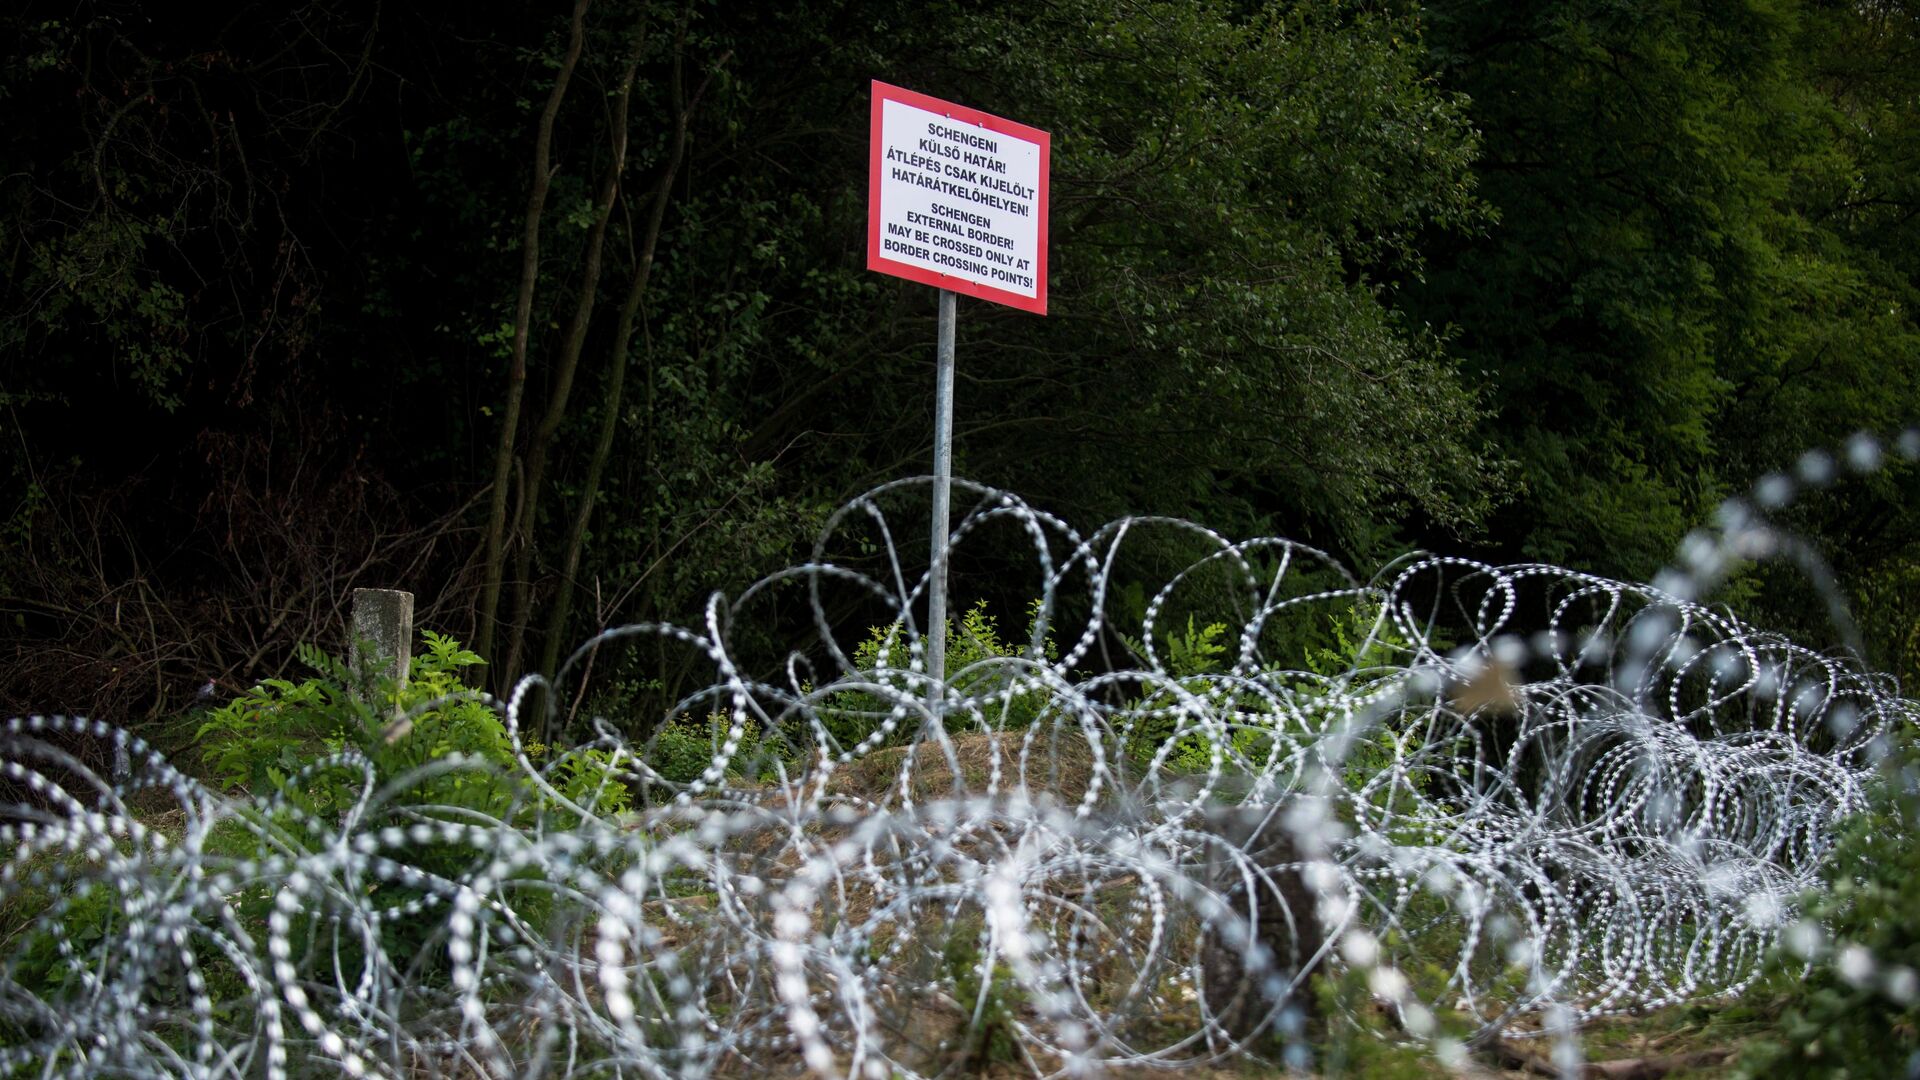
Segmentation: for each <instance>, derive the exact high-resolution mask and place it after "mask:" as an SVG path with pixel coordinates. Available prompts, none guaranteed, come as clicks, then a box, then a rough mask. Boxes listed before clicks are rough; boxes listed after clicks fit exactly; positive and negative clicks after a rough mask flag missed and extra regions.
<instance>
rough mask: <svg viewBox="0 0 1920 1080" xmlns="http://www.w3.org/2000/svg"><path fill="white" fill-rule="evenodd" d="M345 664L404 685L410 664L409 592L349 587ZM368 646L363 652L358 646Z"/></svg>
mask: <svg viewBox="0 0 1920 1080" xmlns="http://www.w3.org/2000/svg"><path fill="white" fill-rule="evenodd" d="M348 633H349V638H350V641H349V645H348V651H347V657H348V660H347V662H348V665H349V666H351V667H352V668H353V670H354V671H356V672H358V671H361V670H362V669H363V667H367V668H371V669H372V671H373V673H374V674H375V675H386V676H388V677H389V678H391V679H393V681H394V685H395V686H396V687H397V688H399V689H402V690H404V689H406V686H407V672H408V669H409V668H411V667H412V664H413V594H412V593H410V592H404V591H402V590H400V589H355V590H353V625H352V626H351V627H350V628H349V631H348ZM363 649H364V650H370V652H363V651H362V650H363Z"/></svg>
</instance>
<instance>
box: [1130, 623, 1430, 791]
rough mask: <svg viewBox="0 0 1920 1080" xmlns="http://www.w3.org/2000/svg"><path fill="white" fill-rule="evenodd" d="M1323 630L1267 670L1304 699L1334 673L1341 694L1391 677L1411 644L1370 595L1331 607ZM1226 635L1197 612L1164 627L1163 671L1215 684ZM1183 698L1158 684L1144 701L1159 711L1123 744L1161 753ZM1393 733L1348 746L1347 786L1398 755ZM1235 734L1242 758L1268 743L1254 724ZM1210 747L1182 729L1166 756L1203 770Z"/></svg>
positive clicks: (1195, 688)
mask: <svg viewBox="0 0 1920 1080" xmlns="http://www.w3.org/2000/svg"><path fill="white" fill-rule="evenodd" d="M1318 629H1319V631H1320V634H1318V635H1315V636H1312V637H1309V638H1308V639H1306V640H1304V641H1301V642H1299V643H1298V645H1299V647H1300V649H1301V654H1300V658H1299V662H1298V665H1297V666H1293V665H1287V664H1278V665H1272V666H1270V667H1269V669H1268V672H1267V674H1268V675H1270V676H1276V677H1277V680H1278V682H1279V683H1280V684H1281V685H1283V686H1284V687H1286V688H1287V690H1288V691H1290V692H1291V693H1293V694H1294V695H1295V696H1296V697H1297V698H1299V699H1300V700H1302V701H1306V700H1310V699H1312V698H1314V697H1318V696H1320V695H1322V694H1325V693H1328V692H1329V691H1330V690H1331V689H1336V688H1334V687H1331V686H1330V685H1329V683H1328V680H1333V679H1340V680H1343V683H1342V685H1340V686H1339V687H1337V689H1338V692H1340V693H1344V694H1356V695H1357V694H1365V693H1366V691H1367V688H1368V685H1369V683H1370V681H1371V680H1374V679H1377V678H1382V677H1386V676H1388V675H1390V674H1391V673H1392V672H1393V671H1395V670H1397V669H1395V668H1394V667H1393V666H1392V665H1394V664H1395V663H1396V662H1398V661H1399V660H1400V659H1401V658H1402V656H1403V654H1404V652H1405V650H1406V648H1407V642H1406V641H1404V640H1403V639H1401V638H1400V637H1399V635H1398V634H1396V633H1395V632H1394V630H1393V627H1392V624H1391V623H1388V622H1387V621H1385V620H1384V619H1382V618H1381V610H1380V608H1379V606H1378V605H1377V604H1371V603H1368V602H1365V601H1355V602H1353V603H1351V604H1349V605H1346V606H1344V607H1342V608H1340V609H1338V610H1336V611H1333V612H1331V613H1330V614H1329V615H1328V616H1327V617H1326V618H1325V620H1324V621H1323V622H1322V623H1321V625H1320V626H1319V628H1318ZM1226 634H1227V624H1226V623H1223V622H1212V623H1208V624H1206V625H1205V626H1200V625H1198V624H1197V621H1196V619H1195V617H1194V616H1193V615H1192V614H1189V615H1188V616H1187V623H1186V627H1185V629H1184V630H1181V631H1180V632H1178V633H1176V632H1174V631H1172V630H1169V631H1167V632H1166V633H1165V635H1164V638H1163V644H1162V647H1161V648H1160V650H1159V651H1158V656H1159V657H1160V661H1161V664H1162V666H1163V668H1164V670H1165V671H1166V673H1167V674H1168V675H1170V676H1172V677H1173V679H1174V680H1175V681H1176V682H1177V683H1178V685H1179V687H1180V690H1181V692H1182V693H1185V694H1193V695H1204V694H1207V693H1208V692H1209V691H1210V690H1211V689H1213V688H1214V686H1215V680H1214V679H1213V678H1211V677H1212V676H1215V675H1218V674H1220V673H1221V672H1223V671H1224V670H1225V667H1226V661H1227V659H1228V656H1229V643H1228V641H1227V640H1224V639H1225V638H1226ZM1122 640H1123V641H1124V642H1125V643H1126V645H1127V647H1128V648H1129V649H1130V650H1132V652H1133V653H1134V654H1135V655H1136V656H1139V657H1141V658H1142V659H1144V658H1145V656H1146V647H1145V643H1144V642H1141V641H1139V640H1138V639H1134V638H1127V637H1125V636H1124V635H1122ZM1302 676H1305V677H1302ZM1178 702H1179V695H1178V694H1176V693H1174V692H1173V691H1172V690H1170V689H1158V690H1156V691H1154V692H1153V693H1151V694H1150V695H1149V696H1148V698H1147V701H1146V703H1145V705H1146V707H1148V708H1157V709H1160V710H1162V711H1161V712H1160V713H1159V714H1157V715H1152V716H1151V718H1150V719H1149V720H1147V721H1146V722H1144V723H1141V724H1140V725H1139V726H1138V727H1137V728H1135V729H1133V730H1130V731H1128V732H1125V733H1123V735H1122V744H1123V746H1124V747H1125V748H1126V749H1128V750H1130V751H1132V752H1133V753H1134V754H1136V755H1138V756H1141V757H1143V758H1150V757H1152V756H1154V755H1155V754H1157V753H1159V752H1160V751H1161V749H1162V747H1163V746H1164V744H1165V743H1166V741H1167V740H1168V739H1169V738H1172V737H1173V735H1174V732H1175V731H1176V730H1177V729H1178V728H1179V727H1180V726H1181V725H1180V722H1179V720H1180V718H1179V714H1178ZM1239 705H1240V708H1241V709H1242V710H1243V711H1251V712H1254V713H1256V714H1257V713H1259V712H1260V711H1262V709H1263V703H1262V702H1260V701H1257V700H1247V699H1245V698H1243V699H1242V700H1241V701H1240V703H1239ZM1395 738H1396V735H1395V733H1394V732H1392V731H1391V730H1388V729H1385V728H1382V729H1381V730H1379V731H1376V732H1375V733H1373V735H1372V737H1371V738H1370V739H1368V740H1367V741H1364V742H1362V743H1360V744H1359V745H1358V746H1356V747H1355V748H1354V749H1353V750H1351V751H1350V752H1349V754H1348V757H1347V770H1348V783H1349V786H1351V787H1354V788H1356V789H1357V788H1358V787H1359V786H1360V781H1361V780H1362V779H1363V778H1364V777H1365V776H1366V775H1369V774H1371V773H1373V772H1376V771H1378V770H1379V768H1380V767H1381V766H1382V765H1383V764H1384V763H1385V762H1387V761H1391V760H1393V759H1394V757H1395V754H1394V743H1393V740H1394V739H1395ZM1230 739H1231V741H1232V747H1231V750H1232V752H1233V753H1236V754H1239V755H1241V756H1243V757H1254V756H1257V755H1259V754H1261V753H1263V752H1264V751H1265V749H1266V746H1267V744H1268V740H1267V739H1265V738H1264V737H1263V736H1262V734H1261V732H1260V730H1259V728H1258V725H1257V723H1255V724H1251V725H1249V726H1245V727H1239V728H1236V729H1234V730H1233V731H1232V732H1231V733H1230ZM1213 749H1214V746H1213V739H1212V737H1211V736H1210V735H1209V734H1208V733H1207V732H1205V731H1194V732H1190V733H1188V734H1185V735H1181V736H1179V740H1178V744H1177V745H1176V746H1175V747H1174V748H1173V750H1172V751H1170V752H1169V754H1168V756H1167V758H1166V761H1167V763H1168V764H1169V765H1170V766H1171V767H1173V768H1175V769H1179V770H1185V771H1199V770H1204V769H1206V768H1207V767H1208V763H1209V762H1210V761H1211V759H1212V756H1213Z"/></svg>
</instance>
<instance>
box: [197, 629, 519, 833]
mask: <svg viewBox="0 0 1920 1080" xmlns="http://www.w3.org/2000/svg"><path fill="white" fill-rule="evenodd" d="M421 642H422V644H423V645H425V647H426V648H425V651H424V652H422V653H421V654H420V655H419V656H417V657H415V658H414V660H413V664H412V670H411V674H410V677H409V679H408V681H407V685H406V687H405V688H404V689H400V690H398V693H396V689H397V688H396V687H395V685H394V682H393V680H392V679H391V678H389V677H387V676H384V675H380V676H374V675H372V671H373V668H372V667H371V666H369V667H368V669H367V670H366V671H354V670H351V669H349V668H348V667H347V666H346V665H344V664H342V663H340V662H339V661H338V660H336V659H334V658H332V657H329V656H327V655H326V654H325V653H322V652H320V651H319V650H318V649H314V648H312V647H306V648H303V649H302V650H301V659H302V660H304V661H305V662H306V663H307V665H308V666H309V667H310V668H312V669H313V670H314V672H315V674H314V675H313V676H311V677H309V678H307V679H304V680H302V681H300V682H297V683H296V682H293V681H291V680H288V679H267V680H265V681H263V682H261V683H260V684H259V685H257V686H255V687H254V688H253V689H251V690H248V691H247V692H246V693H244V694H241V695H240V696H239V697H237V698H235V699H234V700H233V701H231V702H229V703H228V704H227V705H226V706H225V707H223V708H221V709H219V710H217V711H215V712H214V713H213V714H212V715H210V716H209V717H208V718H207V720H206V722H205V723H204V724H203V725H201V728H200V731H199V733H198V737H199V739H200V740H201V742H202V743H203V745H204V747H205V750H204V754H205V760H206V762H207V764H208V766H209V767H210V768H211V769H212V770H213V771H214V773H215V775H216V776H217V777H218V779H219V780H220V783H221V784H222V785H223V786H225V787H228V788H238V787H245V788H248V789H249V790H252V791H254V792H256V793H265V792H268V791H278V792H282V793H284V794H286V795H287V796H288V797H289V798H291V799H293V800H294V801H295V802H296V803H298V804H300V805H302V806H304V807H306V808H308V809H311V810H314V811H317V812H321V813H326V814H339V813H342V812H344V811H345V810H347V809H348V808H349V807H351V806H352V805H353V803H354V802H355V800H357V799H358V798H359V791H360V786H361V781H360V777H359V776H358V775H357V770H354V769H343V768H325V767H323V768H319V769H317V770H316V769H315V768H314V766H315V762H316V761H318V760H321V759H324V758H325V757H327V756H330V755H335V754H340V753H342V752H345V751H349V750H351V751H354V752H357V753H359V754H361V755H364V756H365V758H366V759H367V760H368V761H370V762H371V763H372V764H373V767H374V775H375V782H376V783H379V784H384V783H386V782H387V781H390V780H393V779H395V778H397V777H400V776H402V775H405V774H407V773H409V772H411V771H412V770H415V769H418V768H419V767H421V766H423V765H426V764H427V763H429V762H432V761H437V760H440V759H445V758H448V757H450V756H452V755H456V754H457V755H460V756H462V757H464V758H466V759H468V760H470V761H471V762H472V763H473V764H474V766H476V767H475V768H465V769H457V770H454V771H452V772H449V773H443V774H441V775H438V776H435V777H432V778H431V779H428V780H425V781H423V782H421V783H420V784H419V785H418V786H417V787H416V788H415V789H414V790H413V791H412V792H411V796H412V798H413V799H415V800H418V801H421V802H427V803H447V804H450V805H461V806H472V807H475V808H481V809H487V810H490V811H495V812H498V811H499V810H502V809H504V808H505V805H506V803H507V802H508V801H509V800H510V798H511V795H512V785H511V783H510V782H509V781H508V780H506V779H505V774H507V773H509V772H510V771H511V770H512V769H513V768H514V767H515V759H514V756H513V749H512V745H511V743H510V742H509V740H508V737H507V731H506V726H505V725H504V724H502V723H501V721H500V717H499V716H498V715H497V714H496V713H495V712H494V711H493V709H492V708H490V707H488V705H487V704H486V703H485V702H484V701H483V700H482V699H481V698H480V697H479V695H478V694H477V693H476V692H475V691H473V690H472V689H470V688H468V687H467V686H465V685H463V684H462V682H461V681H460V674H461V672H462V670H463V669H466V668H471V667H478V666H480V665H481V664H483V663H484V661H482V660H481V659H480V657H479V656H477V655H475V654H474V653H473V652H471V651H469V650H467V649H465V648H462V647H461V646H460V644H459V642H456V641H454V640H453V639H452V638H450V637H447V636H445V635H442V634H436V633H434V632H433V631H431V630H427V631H423V632H422V633H421ZM397 717H404V719H396V718H397ZM296 777H298V782H297V783H296V782H294V781H295V778H296Z"/></svg>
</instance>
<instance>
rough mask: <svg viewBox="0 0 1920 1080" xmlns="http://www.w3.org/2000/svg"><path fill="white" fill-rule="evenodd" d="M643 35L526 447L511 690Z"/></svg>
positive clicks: (623, 156) (616, 114)
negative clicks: (553, 450)
mask: <svg viewBox="0 0 1920 1080" xmlns="http://www.w3.org/2000/svg"><path fill="white" fill-rule="evenodd" d="M643 39H644V35H643V34H642V33H640V32H639V31H637V30H636V32H635V34H634V44H633V55H632V57H630V58H629V59H628V61H627V70H626V71H625V73H623V74H622V76H621V78H620V90H619V93H618V95H617V97H616V98H615V100H614V108H613V154H612V158H611V159H610V160H609V161H608V162H607V171H606V175H605V176H604V177H602V178H601V181H600V192H599V195H598V196H597V197H596V198H595V200H594V215H593V225H592V227H591V228H590V229H589V230H588V232H587V250H586V263H585V265H584V266H583V267H582V268H581V271H580V296H579V299H578V300H577V301H575V303H574V306H573V321H572V322H571V323H570V324H569V325H568V326H567V336H566V339H565V340H564V341H563V342H562V344H561V347H560V357H559V363H558V364H557V366H556V367H555V368H554V381H553V391H552V393H551V394H550V395H549V396H548V399H547V410H546V413H545V414H544V415H543V416H542V417H541V418H540V425H539V426H538V427H537V428H535V429H534V432H533V438H532V440H531V441H530V442H529V443H528V445H527V497H526V499H525V501H523V502H522V504H521V509H520V520H519V521H518V522H517V523H516V527H515V529H514V533H515V535H516V536H518V537H519V538H520V541H521V543H520V546H519V548H518V549H516V551H515V554H514V582H513V590H514V592H513V616H512V618H511V620H510V621H509V622H508V624H507V635H508V637H507V658H506V662H505V663H504V664H502V665H501V666H500V667H499V668H498V672H499V677H500V685H501V686H502V687H506V686H510V685H512V684H513V681H514V680H515V679H517V678H519V677H520V653H521V649H522V647H523V646H524V645H525V643H526V635H527V619H528V616H529V614H530V613H531V611H532V608H533V556H534V550H535V548H536V547H537V546H538V545H537V544H536V543H535V542H534V526H535V523H536V522H537V521H538V520H539V516H540V489H541V483H542V481H543V480H544V479H545V475H546V466H547V449H548V447H550V446H552V445H553V436H554V433H555V432H556V431H558V430H559V428H560V424H561V422H562V421H563V420H565V419H566V415H567V401H568V399H569V398H571V397H572V394H573V377H574V373H575V372H576V371H577V370H579V367H580V352H581V350H582V349H583V348H585V347H586V342H587V328H588V326H589V325H591V324H592V322H593V308H594V302H595V300H596V299H597V297H598V296H599V293H600V272H601V256H602V254H603V253H604V251H605V249H606V239H607V222H608V220H609V219H610V218H612V216H613V200H614V199H615V197H616V196H618V194H619V192H620V176H621V174H622V173H624V172H625V171H626V168H627V143H628V138H627V105H628V102H629V100H630V99H631V97H632V93H633V78H634V73H635V72H636V71H638V70H639V67H640V51H641V48H642V42H643Z"/></svg>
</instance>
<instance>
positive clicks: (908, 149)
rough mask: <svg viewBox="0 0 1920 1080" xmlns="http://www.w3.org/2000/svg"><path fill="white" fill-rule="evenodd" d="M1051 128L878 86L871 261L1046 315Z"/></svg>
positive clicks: (892, 271)
mask: <svg viewBox="0 0 1920 1080" xmlns="http://www.w3.org/2000/svg"><path fill="white" fill-rule="evenodd" d="M1049 153H1050V148H1049V146H1048V137H1047V134H1046V132H1043V131H1037V130H1035V129H1033V128H1029V127H1026V126H1025V125H1022V124H1015V123H1012V122H1011V121H1007V120H1001V119H1000V118H998V117H992V116H988V115H987V114H985V113H981V112H978V111H977V110H973V109H967V108H965V107H963V106H958V105H951V104H949V103H947V102H942V101H939V100H938V99H935V98H928V97H926V96H925V95H922V94H915V93H913V92H912V91H908V90H901V89H899V88H898V87H892V86H887V85H886V84H885V83H875V84H874V102H873V132H872V147H871V154H872V161H871V167H870V176H869V187H870V190H869V192H868V200H869V206H868V230H867V231H868V236H867V265H868V267H869V268H871V269H874V270H878V271H880V272H882V273H888V274H894V275H897V276H899V277H905V278H909V279H911V280H914V281H919V282H921V283H923V284H928V285H935V286H938V287H940V288H945V289H951V290H953V291H954V292H958V293H965V294H967V295H969V296H977V297H980V298H982V299H987V300H993V301H996V302H999V303H1003V304H1010V305H1012V306H1014V307H1017V308H1021V309H1023V310H1026V311H1033V312H1037V313H1040V314H1045V313H1046V310H1047V308H1046V304H1047V272H1046V246H1047V201H1046V179H1047V167H1048V157H1049Z"/></svg>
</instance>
